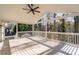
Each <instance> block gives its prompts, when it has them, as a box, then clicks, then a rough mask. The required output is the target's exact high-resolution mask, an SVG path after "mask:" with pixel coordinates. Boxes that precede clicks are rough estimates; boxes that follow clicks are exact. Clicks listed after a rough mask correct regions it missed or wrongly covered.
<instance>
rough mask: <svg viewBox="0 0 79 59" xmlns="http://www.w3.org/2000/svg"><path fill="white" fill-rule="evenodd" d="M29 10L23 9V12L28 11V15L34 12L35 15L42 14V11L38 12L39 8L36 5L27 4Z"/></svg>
mask: <svg viewBox="0 0 79 59" xmlns="http://www.w3.org/2000/svg"><path fill="white" fill-rule="evenodd" d="M26 6H27V7H28V8H26V7H25V8H22V9H23V10H27V11H28V12H27V14H28V13H30V12H32V14H33V15H35V12H37V13H40V11H38V10H37V9H38V8H39V6H36V7H35V5H34V4H27V5H26Z"/></svg>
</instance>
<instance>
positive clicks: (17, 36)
mask: <svg viewBox="0 0 79 59" xmlns="http://www.w3.org/2000/svg"><path fill="white" fill-rule="evenodd" d="M17 38H18V23H16V39H17Z"/></svg>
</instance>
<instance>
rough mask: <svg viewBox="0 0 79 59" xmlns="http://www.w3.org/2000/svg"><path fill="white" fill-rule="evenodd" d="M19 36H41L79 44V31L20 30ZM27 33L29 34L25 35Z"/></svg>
mask: <svg viewBox="0 0 79 59" xmlns="http://www.w3.org/2000/svg"><path fill="white" fill-rule="evenodd" d="M18 34H20V35H19V36H20V37H26V36H27V37H28V36H29V35H30V36H42V37H46V34H47V38H48V39H54V40H60V41H64V42H68V43H73V44H79V33H64V32H45V31H22V32H18ZM26 34H29V35H26Z"/></svg>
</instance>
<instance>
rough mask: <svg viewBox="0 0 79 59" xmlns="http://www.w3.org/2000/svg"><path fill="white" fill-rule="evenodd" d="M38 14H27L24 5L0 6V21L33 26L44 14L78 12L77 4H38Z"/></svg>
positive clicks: (78, 6)
mask: <svg viewBox="0 0 79 59" xmlns="http://www.w3.org/2000/svg"><path fill="white" fill-rule="evenodd" d="M38 5H39V9H38V10H39V11H40V13H36V14H35V15H33V14H32V13H29V14H27V12H28V11H25V10H23V9H22V8H24V7H25V6H26V5H25V4H0V20H4V21H17V22H20V23H28V24H33V23H34V22H36V21H37V20H39V18H40V17H41V16H42V15H43V14H45V13H46V12H79V4H38Z"/></svg>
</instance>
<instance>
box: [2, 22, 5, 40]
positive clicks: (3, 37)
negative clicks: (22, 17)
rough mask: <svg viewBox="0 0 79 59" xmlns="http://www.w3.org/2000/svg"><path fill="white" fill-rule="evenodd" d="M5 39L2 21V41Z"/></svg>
mask: <svg viewBox="0 0 79 59" xmlns="http://www.w3.org/2000/svg"><path fill="white" fill-rule="evenodd" d="M3 40H5V23H2V41H3Z"/></svg>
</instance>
